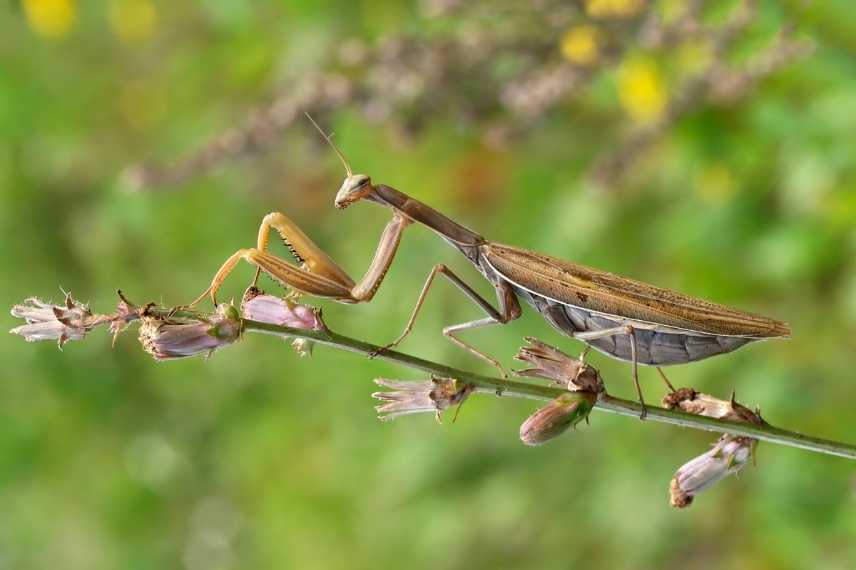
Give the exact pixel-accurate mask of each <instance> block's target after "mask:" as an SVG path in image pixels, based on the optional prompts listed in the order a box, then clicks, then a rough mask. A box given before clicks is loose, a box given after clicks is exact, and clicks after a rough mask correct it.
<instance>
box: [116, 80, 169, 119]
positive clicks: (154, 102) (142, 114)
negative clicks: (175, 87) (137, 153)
mask: <svg viewBox="0 0 856 570" xmlns="http://www.w3.org/2000/svg"><path fill="white" fill-rule="evenodd" d="M116 103H117V105H118V108H119V113H120V115H121V117H122V119H123V121H124V122H125V124H127V125H128V126H129V127H130V128H132V129H134V130H137V131H146V130H148V129H150V128H151V127H152V126H153V125H155V124H157V123H158V121H160V120H161V119H162V118H163V117H164V115H165V114H166V97H165V95H164V90H163V86H161V85H159V84H156V83H151V82H148V81H143V80H135V81H128V82H126V83H123V84H122V85H121V86H120V88H119V97H118V98H117V99H116Z"/></svg>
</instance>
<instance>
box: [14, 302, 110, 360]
mask: <svg viewBox="0 0 856 570" xmlns="http://www.w3.org/2000/svg"><path fill="white" fill-rule="evenodd" d="M12 316H13V317H17V318H19V319H24V320H26V321H27V324H25V325H21V326H19V327H15V328H13V329H12V330H10V331H9V332H10V333H12V334H17V335H21V336H22V337H24V339H25V340H26V341H27V342H35V341H37V340H55V341H57V344H58V345H59V347H60V348H62V346H63V345H64V344H65V343H66V342H68V341H70V340H81V339H82V338H83V337H85V336H86V333H88V332H89V331H90V330H92V329H93V328H94V327H96V326H97V325H100V324H103V323H106V322H108V321H109V320H110V317H107V316H105V315H93V314H92V313H91V312H90V311H89V307H87V306H86V305H83V304H82V303H78V302H77V301H75V300H74V299H73V298H72V297H71V294H66V296H65V303H64V305H62V306H60V305H53V304H51V303H45V302H44V301H41V300H39V299H37V298H35V297H31V298H29V299H26V300H25V301H24V302H23V303H22V304H20V305H15V306H14V307H12Z"/></svg>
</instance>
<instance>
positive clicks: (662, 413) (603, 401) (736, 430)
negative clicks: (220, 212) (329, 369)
mask: <svg viewBox="0 0 856 570" xmlns="http://www.w3.org/2000/svg"><path fill="white" fill-rule="evenodd" d="M244 332H245V333H261V334H268V335H273V336H278V337H283V338H304V339H309V340H312V341H315V342H316V343H318V344H321V345H324V346H330V347H333V348H338V349H340V350H347V351H350V352H355V353H357V354H361V355H364V356H368V355H369V354H371V353H373V352H375V351H377V350H379V349H380V347H379V346H377V345H374V344H370V343H367V342H363V341H361V340H357V339H353V338H349V337H346V336H342V335H340V334H337V333H334V332H332V331H308V330H303V329H292V328H288V327H281V326H277V325H271V324H268V323H262V322H257V321H249V320H245V321H244ZM376 358H377V359H378V360H385V361H387V362H394V363H396V364H400V365H402V366H407V367H408V368H414V369H416V370H421V371H423V372H426V373H428V374H435V375H437V376H442V377H450V378H457V379H458V380H461V381H464V382H470V383H472V384H475V385H476V386H478V387H479V389H480V391H482V392H485V391H489V392H493V393H495V394H496V395H497V396H512V397H518V398H531V399H535V400H552V399H553V398H555V397H557V396H559V395H560V394H562V393H563V390H562V389H560V388H554V387H551V386H544V385H538V384H532V383H526V382H519V381H515V380H505V379H501V378H494V377H491V376H484V375H481V374H474V373H472V372H466V371H464V370H458V369H457V368H451V367H449V366H445V365H443V364H438V363H436V362H431V361H429V360H425V359H422V358H418V357H416V356H411V355H409V354H404V353H402V352H397V351H393V350H384V351H381V352H380V353H379V354H378V355H377V356H376ZM595 407H596V408H597V409H600V410H604V411H607V412H612V413H615V414H620V415H624V416H633V417H636V418H638V417H639V415H640V414H641V413H642V406H640V405H639V404H638V403H636V402H632V401H630V400H624V399H621V398H615V397H613V396H609V395H607V394H603V395H601V397H600V398H599V399H598V402H597V404H596V405H595ZM647 409H648V415H647V418H646V421H648V420H650V421H656V422H663V423H668V424H673V425H678V426H683V427H689V428H694V429H700V430H706V431H713V432H719V433H728V434H732V435H736V436H744V437H752V438H755V439H759V440H762V441H768V442H770V443H778V444H780V445H787V446H790V447H798V448H800V449H806V450H808V451H814V452H817V453H825V454H827V455H837V456H838V457H846V458H848V459H856V446H854V445H850V444H847V443H840V442H836V441H830V440H826V439H821V438H818V437H812V436H808V435H803V434H800V433H796V432H793V431H788V430H783V429H780V428H776V427H773V426H771V425H767V424H765V425H754V424H748V423H738V422H731V421H727V420H719V419H715V418H709V417H705V416H697V415H693V414H687V413H684V412H681V411H677V410H667V409H664V408H659V407H656V406H650V405H649V406H647Z"/></svg>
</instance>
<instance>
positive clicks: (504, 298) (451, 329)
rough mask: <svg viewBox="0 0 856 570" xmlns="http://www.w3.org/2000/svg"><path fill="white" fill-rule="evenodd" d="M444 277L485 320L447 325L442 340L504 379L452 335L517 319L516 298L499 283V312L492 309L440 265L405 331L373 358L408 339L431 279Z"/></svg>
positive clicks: (477, 352) (483, 356) (478, 353)
mask: <svg viewBox="0 0 856 570" xmlns="http://www.w3.org/2000/svg"><path fill="white" fill-rule="evenodd" d="M438 274H439V275H443V276H444V277H445V278H446V279H448V280H449V281H450V282H451V283H452V284H453V285H455V287H457V288H458V289H459V290H460V291H462V292H463V293H464V295H466V296H467V297H468V298H469V299H470V300H471V301H473V303H475V304H476V305H478V306H479V308H480V309H481V310H483V311H484V312H485V313H487V315H488V316H487V317H486V318H482V319H476V320H474V321H467V322H465V323H460V324H456V325H450V326H447V327H445V328H444V329H443V336H445V337H446V338H448V339H449V340H450V341H452V342H453V343H455V344H456V345H458V346H459V347H461V348H463V349H464V350H466V351H468V352H469V353H470V354H472V355H474V356H476V357H478V358H481V359H482V360H485V361H487V362H489V363H490V364H491V365H493V366H494V367H495V368H496V369H497V370H499V371H500V373H501V374H502V375H503V376H507V373H506V372H505V369H504V368H503V367H502V365H501V364H500V363H499V361H498V360H496V359H495V358H493V357H491V356H488V355H487V354H485V353H483V352H482V351H480V350H478V349H477V348H475V347H474V346H472V345H470V344H468V343H466V342H464V341H462V340H461V339H459V338H458V337H457V336H456V335H455V333H457V332H460V331H463V330H469V329H475V328H481V327H489V326H493V325H498V324H505V323H508V322H510V321H512V320H514V319H516V318H517V317H519V316H520V304H519V303H518V301H517V297H516V296H515V294H514V291H513V290H512V288H511V286H510V285H509V284H508V283H506V282H505V281H502V282H500V283H499V284H498V285H496V286H495V287H496V296H497V300H498V302H499V310H497V309H495V308H494V307H493V306H492V305H491V304H490V302H489V301H487V300H485V299H484V298H483V297H482V296H481V295H479V294H478V293H477V292H476V291H475V290H474V289H473V288H472V287H470V286H469V285H467V284H466V283H465V282H464V281H463V280H462V279H461V278H460V277H458V276H457V275H455V273H454V272H453V271H452V270H451V269H449V268H448V267H446V266H445V265H443V264H442V263H440V264H437V265H435V266H434V268H433V269H432V270H431V273H430V274H429V275H428V279H426V280H425V285H424V286H423V287H422V292H421V293H420V294H419V298H418V299H417V300H416V306H415V307H414V308H413V311H412V313H411V314H410V318H409V319H408V321H407V325H405V327H404V330H403V331H402V333H401V335H399V337H398V338H397V339H395V340H394V341H392V342H391V343H389V344H387V345H386V346H385V347H383V348H382V349H380V350H379V351H377V352H376V353H373V354H372V356H376V355H377V354H378V353H380V352H381V351H383V350H388V349H390V348H394V347H396V346H398V345H399V344H401V342H402V341H404V339H405V338H407V336H408V335H410V333H411V331H412V330H413V325H414V324H415V322H416V317H417V316H418V315H419V311H420V309H421V308H422V305H423V303H424V302H425V299H426V297H427V296H428V291H430V290H431V285H433V283H434V278H435V277H436V276H437V275H438Z"/></svg>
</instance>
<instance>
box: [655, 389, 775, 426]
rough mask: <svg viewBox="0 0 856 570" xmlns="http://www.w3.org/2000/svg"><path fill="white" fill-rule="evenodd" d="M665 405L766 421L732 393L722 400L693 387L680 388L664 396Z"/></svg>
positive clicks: (714, 415)
mask: <svg viewBox="0 0 856 570" xmlns="http://www.w3.org/2000/svg"><path fill="white" fill-rule="evenodd" d="M663 407H664V408H666V409H669V410H673V409H675V408H678V409H680V410H682V411H684V412H687V413H688V414H696V415H699V416H707V417H710V418H717V419H721V420H731V421H734V422H746V423H751V424H763V423H764V420H763V419H762V418H761V415H760V413H759V412H758V411H757V410H756V411H754V412H753V411H752V410H750V409H749V408H747V407H746V406H744V405H742V404H739V403H738V402H737V401H736V400H735V399H734V394H732V395H731V399H730V400H721V399H719V398H715V397H714V396H711V395H710V394H702V393H701V392H696V391H695V390H693V389H692V388H679V389H677V390H675V391H674V392H672V393H671V394H668V395H667V396H666V397H665V398H663Z"/></svg>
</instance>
